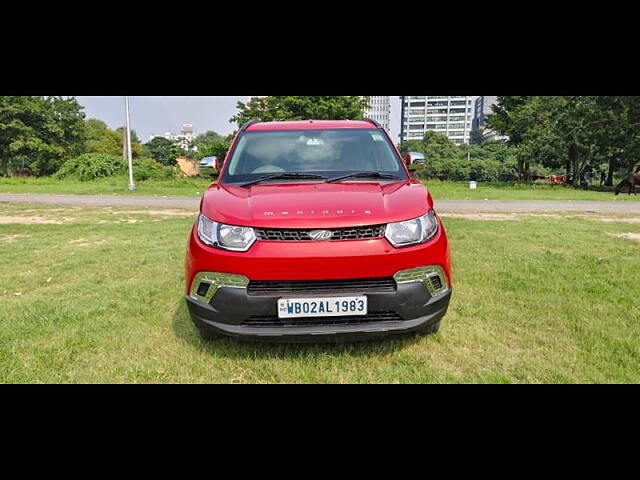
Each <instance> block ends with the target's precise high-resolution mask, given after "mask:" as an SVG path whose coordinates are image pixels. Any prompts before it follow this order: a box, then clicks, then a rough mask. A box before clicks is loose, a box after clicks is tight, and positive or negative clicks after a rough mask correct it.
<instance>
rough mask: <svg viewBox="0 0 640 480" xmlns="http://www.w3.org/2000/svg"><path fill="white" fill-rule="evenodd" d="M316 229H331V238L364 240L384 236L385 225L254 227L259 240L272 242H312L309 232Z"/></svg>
mask: <svg viewBox="0 0 640 480" xmlns="http://www.w3.org/2000/svg"><path fill="white" fill-rule="evenodd" d="M314 230H329V231H331V240H363V239H366V238H382V237H384V230H385V225H368V226H365V227H346V228H327V229H316V228H308V229H299V228H286V229H282V228H254V231H255V233H256V238H257V239H258V240H268V241H271V242H283V241H288V242H311V241H313V239H312V238H311V236H310V235H309V232H312V231H314Z"/></svg>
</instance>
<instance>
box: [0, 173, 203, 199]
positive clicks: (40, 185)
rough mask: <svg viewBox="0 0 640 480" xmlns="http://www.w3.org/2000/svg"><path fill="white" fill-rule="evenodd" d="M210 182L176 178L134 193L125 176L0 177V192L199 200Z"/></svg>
mask: <svg viewBox="0 0 640 480" xmlns="http://www.w3.org/2000/svg"><path fill="white" fill-rule="evenodd" d="M212 182H213V180H212V179H210V178H199V177H194V178H176V179H169V180H146V181H144V182H136V190H135V191H133V192H130V191H129V189H128V184H129V179H128V177H109V178H102V179H99V180H95V181H93V182H81V181H79V180H70V179H65V180H57V179H55V178H51V177H40V178H3V177H0V193H54V194H55V193H59V194H66V193H72V194H80V195H100V194H103V195H112V194H116V195H150V196H169V197H171V196H190V197H199V196H201V195H202V192H204V190H205V189H206V188H207V187H208V186H209V185H211V183H212Z"/></svg>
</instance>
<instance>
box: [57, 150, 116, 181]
mask: <svg viewBox="0 0 640 480" xmlns="http://www.w3.org/2000/svg"><path fill="white" fill-rule="evenodd" d="M122 163H123V162H122V158H121V157H119V156H117V155H109V154H107V153H85V154H84V155H80V156H79V157H76V158H72V159H70V160H67V161H66V162H65V163H63V164H62V166H61V167H60V169H59V170H58V171H57V172H56V174H55V177H56V178H66V177H73V178H77V179H78V180H81V181H83V182H87V181H91V180H95V179H97V178H103V177H112V176H114V175H117V174H119V173H121V172H122V166H123V165H122Z"/></svg>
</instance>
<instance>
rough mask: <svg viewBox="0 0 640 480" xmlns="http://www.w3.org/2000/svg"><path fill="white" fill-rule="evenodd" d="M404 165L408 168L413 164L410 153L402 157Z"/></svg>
mask: <svg viewBox="0 0 640 480" xmlns="http://www.w3.org/2000/svg"><path fill="white" fill-rule="evenodd" d="M404 163H405V165H406V166H407V167H410V166H411V164H412V163H413V158H412V157H411V154H410V153H407V155H406V156H405V157H404Z"/></svg>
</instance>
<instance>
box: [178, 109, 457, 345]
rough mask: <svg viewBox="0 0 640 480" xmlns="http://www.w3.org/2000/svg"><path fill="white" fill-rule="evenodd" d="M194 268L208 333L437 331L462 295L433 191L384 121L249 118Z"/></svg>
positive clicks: (206, 199)
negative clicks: (416, 176)
mask: <svg viewBox="0 0 640 480" xmlns="http://www.w3.org/2000/svg"><path fill="white" fill-rule="evenodd" d="M185 278H186V300H187V303H188V307H189V312H190V314H191V317H192V319H193V321H194V323H195V324H196V326H197V327H198V329H199V330H200V334H201V335H202V337H203V338H207V339H209V338H212V337H215V336H217V335H219V334H226V335H231V336H237V337H245V338H251V339H271V340H285V341H319V340H330V339H345V340H360V339H366V338H371V337H376V336H381V335H387V334H393V333H404V332H419V333H423V334H429V333H434V332H436V331H437V330H438V327H439V326H440V320H441V319H442V317H443V316H444V315H445V313H446V311H447V308H448V306H449V300H450V298H451V266H450V259H449V246H448V243H447V237H446V234H445V231H444V228H443V226H442V223H441V222H440V219H439V218H438V216H437V215H436V213H435V212H434V210H433V200H432V198H431V195H430V194H429V192H428V191H427V189H426V188H425V186H424V185H423V184H422V183H420V182H418V181H416V180H412V179H411V176H410V173H409V171H408V170H407V168H406V165H405V163H404V162H403V161H402V157H401V155H400V153H399V152H398V150H397V148H396V147H395V146H394V145H393V142H392V141H391V139H390V138H389V136H388V135H387V133H386V131H385V130H384V129H383V128H381V127H380V125H379V124H378V123H376V122H375V121H372V120H364V121H350V120H349V121H346V120H345V121H316V120H311V121H298V122H274V123H259V122H249V123H248V124H246V125H245V126H243V127H242V128H241V129H240V131H239V132H238V134H237V136H236V138H235V139H234V142H233V144H232V146H231V148H230V150H229V153H228V154H227V157H226V159H225V161H224V163H223V165H222V166H221V168H220V175H219V181H218V183H217V184H216V185H212V186H211V187H210V188H209V189H208V190H207V191H206V192H205V194H204V196H203V198H202V201H201V204H200V215H199V216H198V219H197V221H196V223H195V225H194V226H193V230H192V232H191V237H190V239H189V245H188V250H187V259H186V277H185Z"/></svg>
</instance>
